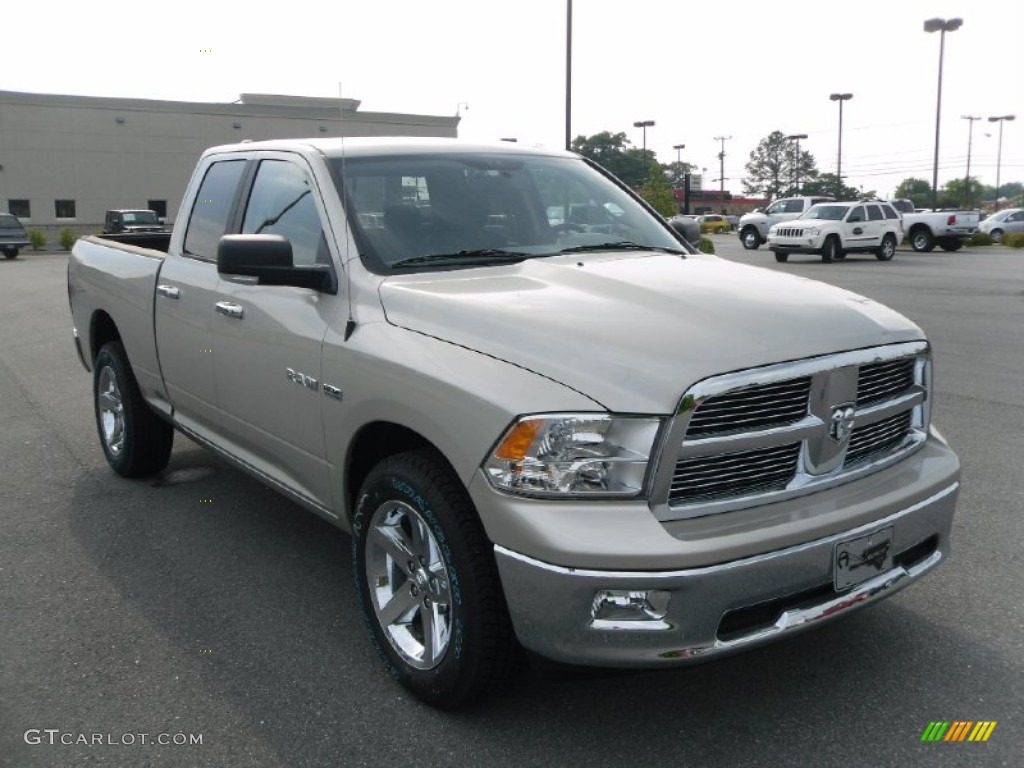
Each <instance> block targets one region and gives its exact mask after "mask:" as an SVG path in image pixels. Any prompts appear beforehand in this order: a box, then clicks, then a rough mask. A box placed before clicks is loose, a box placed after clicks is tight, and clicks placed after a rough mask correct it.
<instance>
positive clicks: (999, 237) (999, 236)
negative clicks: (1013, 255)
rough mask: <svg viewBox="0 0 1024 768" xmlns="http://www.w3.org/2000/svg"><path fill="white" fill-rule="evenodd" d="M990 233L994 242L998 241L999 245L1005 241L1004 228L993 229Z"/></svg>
mask: <svg viewBox="0 0 1024 768" xmlns="http://www.w3.org/2000/svg"><path fill="white" fill-rule="evenodd" d="M989 234H990V235H991V236H992V242H993V243H996V244H997V245H998V244H999V243H1001V242H1003V230H1001V229H993V230H992V231H991V232H989Z"/></svg>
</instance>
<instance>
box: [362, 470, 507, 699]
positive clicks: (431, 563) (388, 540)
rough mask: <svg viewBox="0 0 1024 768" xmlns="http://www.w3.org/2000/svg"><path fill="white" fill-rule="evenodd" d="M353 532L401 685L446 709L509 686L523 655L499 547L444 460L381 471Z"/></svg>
mask: <svg viewBox="0 0 1024 768" xmlns="http://www.w3.org/2000/svg"><path fill="white" fill-rule="evenodd" d="M352 532H353V535H352V567H353V575H354V577H355V586H356V593H357V595H358V598H359V606H360V610H361V611H362V614H363V620H364V622H365V624H366V628H367V630H368V631H369V633H370V637H371V639H372V640H373V643H374V645H375V646H376V649H377V652H378V653H379V654H380V656H381V659H382V660H383V661H384V665H385V667H386V668H387V670H388V672H389V673H390V674H391V676H392V677H393V678H395V679H396V680H398V682H400V683H401V684H402V685H403V686H405V687H406V688H407V689H408V690H409V691H410V692H411V693H412V694H413V695H415V696H416V697H417V698H419V699H421V700H422V701H424V702H426V703H427V704H430V705H432V706H435V707H438V708H440V709H455V708H458V707H463V706H466V705H467V704H470V703H471V702H473V701H474V700H476V699H478V698H480V697H481V696H483V695H485V694H488V693H491V692H493V691H495V690H496V689H498V688H500V687H502V686H503V685H504V684H505V683H506V682H507V681H508V679H509V678H510V677H511V676H512V674H513V673H514V672H515V670H516V668H517V667H518V664H519V662H520V660H521V658H522V653H521V650H520V648H519V645H518V643H517V642H516V639H515V633H514V631H513V629H512V622H511V619H510V618H509V614H508V608H507V606H506V604H505V597H504V594H503V592H502V588H501V582H500V579H499V577H498V569H497V564H496V563H495V561H494V548H493V545H492V544H491V542H490V541H489V540H488V539H487V536H486V534H485V533H484V530H483V525H482V524H481V523H480V519H479V517H478V516H477V513H476V509H475V508H474V507H473V503H472V502H471V501H470V499H469V495H468V494H467V493H466V489H465V487H464V486H463V485H462V483H461V482H460V480H459V478H458V477H457V476H456V475H455V474H454V472H453V471H452V470H451V469H450V468H449V467H448V465H447V463H446V462H445V461H444V460H443V459H442V458H441V457H440V456H438V455H437V454H436V453H433V452H428V451H415V452H408V453H402V454H398V455H396V456H391V457H388V458H386V459H384V460H383V461H382V462H381V463H380V464H378V465H377V466H376V467H374V468H373V469H372V470H371V471H370V474H369V475H368V476H367V478H366V480H365V482H364V483H363V486H362V489H361V490H360V491H359V497H358V500H357V502H356V512H355V516H354V517H353V520H352Z"/></svg>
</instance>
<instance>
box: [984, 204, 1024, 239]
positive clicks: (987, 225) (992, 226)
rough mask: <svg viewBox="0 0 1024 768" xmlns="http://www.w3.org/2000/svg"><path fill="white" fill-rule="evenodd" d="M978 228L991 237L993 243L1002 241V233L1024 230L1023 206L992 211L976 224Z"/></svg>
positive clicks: (1007, 233)
mask: <svg viewBox="0 0 1024 768" xmlns="http://www.w3.org/2000/svg"><path fill="white" fill-rule="evenodd" d="M978 229H979V230H980V231H982V232H984V233H985V234H986V235H988V236H989V237H991V238H992V242H993V243H1001V242H1003V235H1009V234H1012V233H1014V232H1024V208H1007V209H1005V210H1002V211H998V212H997V213H993V214H992V215H991V216H989V217H988V218H987V219H985V220H984V221H983V222H981V224H980V225H979V226H978Z"/></svg>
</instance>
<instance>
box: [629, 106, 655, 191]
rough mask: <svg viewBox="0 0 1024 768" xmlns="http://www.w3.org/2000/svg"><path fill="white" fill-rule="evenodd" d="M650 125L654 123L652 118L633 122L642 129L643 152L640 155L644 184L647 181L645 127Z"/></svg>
mask: <svg viewBox="0 0 1024 768" xmlns="http://www.w3.org/2000/svg"><path fill="white" fill-rule="evenodd" d="M652 125H654V121H653V120H637V121H636V122H635V123H633V127H634V128H643V129H644V153H643V155H642V156H641V158H642V159H643V164H644V179H643V183H644V184H646V183H647V129H648V128H650V127H651V126H652Z"/></svg>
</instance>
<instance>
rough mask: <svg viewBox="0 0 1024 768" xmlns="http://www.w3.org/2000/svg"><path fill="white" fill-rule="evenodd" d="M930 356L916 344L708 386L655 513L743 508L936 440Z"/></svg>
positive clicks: (678, 423)
mask: <svg viewBox="0 0 1024 768" xmlns="http://www.w3.org/2000/svg"><path fill="white" fill-rule="evenodd" d="M929 366H930V363H929V361H928V347H927V344H926V343H924V342H914V343H905V344H896V345H892V346H886V347H875V348H872V349H867V350H861V351H858V352H846V353H841V354H837V355H830V356H827V357H821V358H813V359H810V360H804V361H799V362H796V363H784V364H781V365H775V366H769V367H766V368H761V369H754V370H750V371H741V372H739V373H733V374H727V375H724V376H720V377H715V378H712V379H707V380H705V381H703V382H701V383H699V384H697V385H696V386H694V387H693V388H691V389H690V390H689V391H688V392H687V393H686V394H685V395H684V396H683V399H682V401H681V405H680V408H679V411H678V415H677V416H676V420H675V423H674V424H673V427H672V429H671V430H670V432H669V437H668V440H669V441H670V442H669V445H668V446H667V447H666V449H665V450H664V452H663V453H662V460H661V463H660V464H659V470H658V473H657V479H656V481H655V488H654V493H653V494H652V500H653V502H654V507H655V511H656V513H657V514H658V515H659V517H660V518H661V519H664V520H672V519H679V518H684V517H696V516H700V515H706V514H713V513H717V512H725V511H730V510H733V509H741V508H744V507H750V506H755V505H757V504H761V503H765V502H766V501H769V500H770V501H775V500H782V499H785V498H790V497H793V496H797V495H801V494H804V493H809V492H811V491H813V490H817V489H819V488H822V487H825V486H830V485H836V484H839V483H842V482H848V481H850V480H853V479H856V478H858V477H861V476H863V475H864V474H866V473H868V472H873V471H877V470H879V469H882V468H883V467H886V466H888V465H889V464H891V463H893V462H894V461H897V460H899V459H900V458H902V457H904V456H906V455H907V454H908V453H910V452H911V451H912V450H915V449H916V448H918V447H920V446H921V445H922V444H923V443H924V441H925V440H926V439H927V430H928V411H929V409H930V402H929V400H928V386H929V370H930V367H929ZM659 499H661V501H660V502H659Z"/></svg>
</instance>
